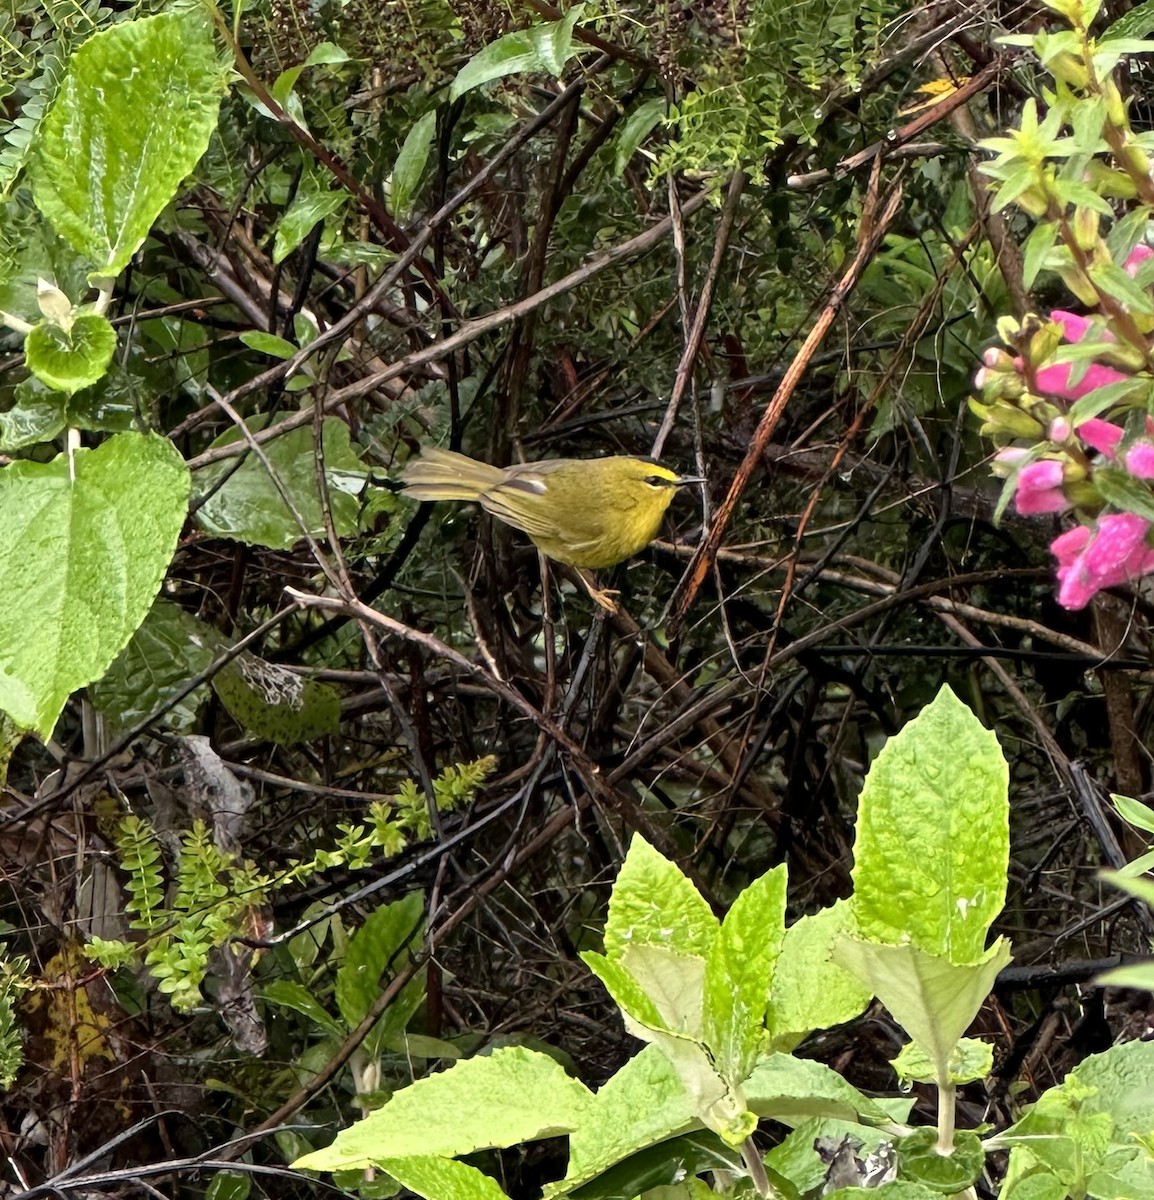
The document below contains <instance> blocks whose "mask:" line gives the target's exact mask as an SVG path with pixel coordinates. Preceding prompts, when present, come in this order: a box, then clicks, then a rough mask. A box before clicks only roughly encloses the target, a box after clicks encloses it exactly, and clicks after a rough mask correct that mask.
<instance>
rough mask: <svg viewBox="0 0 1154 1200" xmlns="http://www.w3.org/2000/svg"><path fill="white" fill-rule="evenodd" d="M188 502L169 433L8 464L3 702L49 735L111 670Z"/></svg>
mask: <svg viewBox="0 0 1154 1200" xmlns="http://www.w3.org/2000/svg"><path fill="white" fill-rule="evenodd" d="M187 507H188V470H187V468H186V467H185V464H184V460H183V459H182V458H181V457H180V454H179V453H178V452H177V450H176V448H175V447H174V446H173V445H172V443H171V442H169V441H168V440H167V439H165V438H161V437H155V436H152V435H145V434H139V433H122V434H118V435H116V436H115V437H112V438H110V439H109V440H108V441H107V442H105V443H104V444H103V445H102V446H100V447H99V448H98V449H96V450H77V451H76V452H75V454H74V455H73V456H72V459H71V461H70V458H69V456H68V455H63V454H62V455H59V456H57V457H56V458H55V459H53V460H52V461H51V462H49V463H36V462H16V463H13V464H12V465H11V466H9V467H6V468H5V469H4V470H3V471H0V708H2V709H3V710H4V711H5V712H7V713H8V714H9V715H10V716H11V717H12V718H13V719H14V720H15V721H17V723H19V724H20V725H23V726H24V727H25V728H27V729H32V730H34V731H35V732H37V733H39V734H40V735H41V737H45V738H46V737H48V736H49V735H50V734H51V733H52V728H53V726H54V725H55V724H56V718H57V717H58V716H59V715H60V710H61V709H62V708H63V707H64V702H65V700H67V699H68V696H69V694H70V693H71V692H73V691H75V690H76V689H77V688H79V687H83V686H84V685H85V684H88V683H91V682H92V681H93V680H94V679H99V678H100V676H101V675H103V674H104V672H105V671H106V670H107V669H108V666H109V664H110V663H111V662H112V660H113V659H114V658H115V657H116V655H117V654H119V653H120V651H121V649H122V648H123V647H124V646H125V645H126V643H127V642H128V639H129V638H130V637H131V636H132V634H133V632H134V631H135V630H136V628H137V626H138V625H139V624H140V623H141V621H143V620H144V616H145V614H146V613H147V612H148V608H149V605H150V604H151V603H152V601H153V598H154V597H155V596H156V592H157V589H158V588H159V587H160V582H161V580H162V579H163V578H164V571H165V568H166V567H167V566H168V563H169V560H170V559H171V558H172V552H173V549H174V547H175V546H176V539H177V537H178V536H179V534H180V529H181V526H182V525H183V523H184V518H185V514H186V512H187Z"/></svg>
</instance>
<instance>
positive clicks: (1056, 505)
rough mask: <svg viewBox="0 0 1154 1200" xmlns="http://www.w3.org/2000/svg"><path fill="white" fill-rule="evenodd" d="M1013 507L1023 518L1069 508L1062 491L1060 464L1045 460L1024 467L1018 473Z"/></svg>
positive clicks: (1048, 459)
mask: <svg viewBox="0 0 1154 1200" xmlns="http://www.w3.org/2000/svg"><path fill="white" fill-rule="evenodd" d="M1014 507H1015V508H1016V509H1017V510H1018V512H1020V513H1021V514H1022V516H1023V517H1029V516H1033V515H1035V514H1037V513H1055V512H1062V510H1063V509H1067V508H1069V507H1070V501H1069V500H1067V499H1066V496H1065V493H1064V492H1063V491H1062V464H1061V463H1060V462H1056V461H1055V460H1054V459H1052V458H1047V459H1042V460H1041V461H1040V462H1032V463H1028V464H1027V465H1026V466H1024V467H1023V468H1022V469H1021V470H1020V471H1019V472H1018V487H1017V491H1015V493H1014Z"/></svg>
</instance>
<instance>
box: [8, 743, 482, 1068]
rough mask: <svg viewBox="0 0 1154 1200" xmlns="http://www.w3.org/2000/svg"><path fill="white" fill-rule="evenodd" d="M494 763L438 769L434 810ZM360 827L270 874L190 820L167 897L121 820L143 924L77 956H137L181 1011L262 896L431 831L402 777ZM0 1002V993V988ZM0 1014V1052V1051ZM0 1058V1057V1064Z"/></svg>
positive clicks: (106, 960) (146, 839)
mask: <svg viewBox="0 0 1154 1200" xmlns="http://www.w3.org/2000/svg"><path fill="white" fill-rule="evenodd" d="M496 763H497V760H496V759H495V758H493V757H492V756H487V757H485V758H481V759H478V760H477V761H476V762H472V763H463V764H461V765H460V766H450V767H447V768H446V769H445V770H444V771H442V772H441V774H440V775H439V776H438V777H437V778H436V779H435V780H434V781H433V793H434V799H435V802H436V805H437V809H438V811H440V812H451V811H453V810H454V809H457V808H459V807H461V806H462V805H463V804H467V803H469V801H471V800H472V798H473V796H474V795H475V794H476V792H477V789H478V788H479V787H481V785H482V784H483V783H484V781H485V779H486V778H487V777H488V776H489V775H491V774H492V772H493V770H494V768H495V767H496ZM367 816H368V819H367V821H366V822H365V824H363V825H362V824H355V825H353V824H340V825H338V826H337V837H336V838H335V839H334V841H333V843H332V844H331V845H330V846H327V847H323V848H320V849H318V850H316V851H315V852H314V853H313V855H312V857H311V858H308V859H304V860H297V861H294V862H291V863H289V864H288V866H287V868H286V869H284V870H283V871H280V872H279V873H277V874H275V875H272V874H268V873H266V872H264V871H261V870H259V869H258V868H257V867H256V865H255V864H254V863H252V862H246V861H243V860H241V859H240V858H239V857H238V856H237V855H235V854H231V853H226V852H224V851H222V850H220V849H219V848H218V847H217V846H216V844H215V843H214V841H213V838H212V833H211V831H210V830H209V828H208V826H207V825H206V824H205V823H204V822H203V821H200V820H197V821H194V822H193V825H192V828H191V829H189V830H188V831H187V832H186V833H185V834H184V836H183V837H182V838H181V843H180V852H179V856H178V860H177V862H176V863H175V866H174V869H173V871H172V872H171V873H170V878H171V892H172V900H171V902H166V899H165V895H166V890H168V889H166V883H165V873H164V871H163V869H162V865H161V849H160V843H159V842H158V840H157V837H156V833H155V831H154V830H153V829H152V827H151V825H149V823H148V822H147V821H145V820H144V819H142V818H141V817H138V816H135V815H128V816H125V817H122V818H121V819H120V820H119V821H118V823H117V827H116V834H115V842H116V850H117V855H118V857H119V859H120V865H121V869H122V870H123V871H124V872H125V873H126V874H127V876H128V880H127V882H126V884H125V890H126V891H127V893H128V899H127V901H126V903H125V907H126V908H127V910H128V911H129V912H130V913H131V914H132V928H133V929H138V930H142V931H143V932H144V933H145V934H146V937H145V940H144V942H143V944H142V945H141V946H133V945H131V944H129V943H128V942H122V941H108V940H105V939H103V938H93V939H92V940H91V941H90V942H89V943H88V945H87V947H86V953H87V954H88V956H89V957H90V958H93V959H95V960H96V961H97V962H99V963H101V964H102V965H103V966H106V967H109V968H113V967H119V966H124V965H126V964H128V963H131V962H135V961H137V960H138V959H139V957H140V956H141V955H143V959H144V962H145V964H146V965H147V966H148V968H149V970H150V971H151V973H152V976H153V978H154V979H155V980H156V981H157V986H158V988H159V990H160V991H161V992H162V993H164V994H165V995H167V996H168V997H169V1000H170V1002H171V1004H172V1006H173V1008H175V1009H176V1010H177V1011H179V1012H187V1011H189V1010H190V1009H192V1008H195V1007H196V1006H197V1005H198V1004H199V1003H201V1001H202V995H201V990H200V988H201V984H202V983H203V981H204V977H205V973H206V971H207V970H208V960H209V955H211V953H212V952H213V950H215V949H217V948H218V947H220V946H223V945H225V944H226V943H227V942H229V941H230V940H231V939H233V938H235V937H238V936H240V935H241V934H243V933H244V932H245V929H246V925H247V920H248V916H249V914H250V913H251V912H252V910H253V909H255V908H258V907H260V906H261V905H263V904H266V903H267V902H268V900H269V898H270V896H271V895H272V894H273V893H274V892H277V891H280V890H281V889H283V888H286V887H288V886H290V885H293V884H301V883H305V882H307V881H308V880H310V879H312V878H313V877H314V876H316V875H317V874H319V873H320V872H322V871H325V870H329V869H331V868H333V867H343V868H346V869H350V870H359V869H361V868H363V867H366V866H368V865H369V864H370V863H371V862H372V861H373V859H374V858H375V857H378V856H384V857H386V858H387V857H392V856H393V855H396V854H398V853H400V851H402V850H403V849H404V848H405V846H406V845H408V843H409V842H410V840H416V841H421V840H423V839H425V838H427V837H428V836H429V835H430V832H431V828H432V823H431V819H430V815H429V808H428V803H427V801H426V799H425V797H424V796H423V795H422V794H421V793H420V792H419V791H418V790H417V788H416V786H415V785H414V784H413V782H412V781H411V780H406V781H405V783H404V784H403V785H402V786H401V788H400V791H399V792H398V793H397V795H396V796H394V797H393V799H392V802H391V803H389V802H383V801H382V802H377V803H374V804H372V805H370V807H369V811H368V814H367ZM0 1003H2V993H0ZM3 1028H4V1027H3V1021H2V1014H0V1055H2V1053H3V1043H2V1038H3ZM2 1063H3V1059H2V1058H0V1066H2Z"/></svg>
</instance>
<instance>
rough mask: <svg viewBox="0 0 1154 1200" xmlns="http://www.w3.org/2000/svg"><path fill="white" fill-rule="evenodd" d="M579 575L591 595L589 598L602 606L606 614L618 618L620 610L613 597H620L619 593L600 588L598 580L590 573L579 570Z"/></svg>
mask: <svg viewBox="0 0 1154 1200" xmlns="http://www.w3.org/2000/svg"><path fill="white" fill-rule="evenodd" d="M577 574H578V575H579V576H580V577H581V582H582V583H583V584H584V585H585V590H586V591H587V592H588V593H589V598H590V599H591V600H592V601H593V603H594V604H597V605H600V606H601V607H602V608H603V609H605V611H606V612H608V613H612V614H613V615H614V616H616V614H617V612H618V611H619V610H618V608H617V602H616V601H615V600H614V599H613V597H614V596H616V595H618V593H617V592H615V591H612V590H610V589H608V588H599V587H598V586H597V580H596V579H594V578H593V576H592V575H591V574H590V573H589V572H588V571H584V570H581V569H580V568H578V570H577Z"/></svg>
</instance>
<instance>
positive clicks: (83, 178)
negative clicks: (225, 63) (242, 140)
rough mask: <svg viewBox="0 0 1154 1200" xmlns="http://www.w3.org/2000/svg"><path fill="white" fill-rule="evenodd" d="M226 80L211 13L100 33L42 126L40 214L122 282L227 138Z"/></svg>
mask: <svg viewBox="0 0 1154 1200" xmlns="http://www.w3.org/2000/svg"><path fill="white" fill-rule="evenodd" d="M225 86H226V75H225V72H224V69H223V68H222V65H221V63H220V61H219V60H218V59H217V56H216V50H215V47H214V45H213V39H212V32H211V28H210V26H209V23H208V19H207V17H206V15H205V14H204V12H203V11H202V10H201V9H200V8H188V9H184V10H182V11H178V12H171V13H163V14H161V15H160V16H155V17H146V18H143V19H141V20H137V21H125V22H123V23H121V24H118V25H115V26H113V27H112V28H111V29H107V30H105V31H103V32H102V33H97V34H94V35H93V36H92V37H91V38H89V39H88V41H87V42H85V43H84V45H83V46H81V48H80V49H79V50H78V51H77V52H76V53H75V54H74V55H73V57H72V60H71V62H70V64H69V71H68V77H67V78H66V79H65V81H64V84H63V86H62V87H61V89H60V92H59V93H58V95H57V97H56V100H55V101H54V103H53V105H52V107H51V109H50V110H49V112H48V115H47V116H46V117H45V118H44V121H43V123H42V125H41V127H40V131H39V140H38V144H37V146H36V152H35V155H34V157H33V159H32V163H31V173H32V187H33V193H34V195H35V198H36V203H37V206H38V207H39V208H40V210H41V211H42V212H43V213H44V215H45V216H46V217H47V218H48V219H49V221H51V222H52V224H53V225H54V226H55V227H56V229H57V230H58V231H59V233H60V234H61V235H62V236H63V237H65V238H67V239H68V241H69V242H71V243H72V245H73V246H74V247H75V248H76V249H77V250H78V251H80V253H82V254H84V255H85V256H87V257H88V258H90V259H92V261H93V263H94V264H95V269H94V274H96V275H102V276H115V275H117V274H119V273H120V272H121V271H122V270H123V269H124V268H125V267H126V266H127V265H128V263H129V260H130V259H131V258H132V256H133V255H134V254H135V253H136V251H137V250H138V249H139V248H140V245H141V244H142V243H143V241H144V239H145V237H146V236H147V235H148V231H149V229H151V227H152V223H153V222H154V221H155V220H156V218H157V217H158V216H159V215H160V212H161V210H162V209H163V208H164V206H165V205H166V204H168V202H169V201H170V200H171V199H172V197H173V196H174V195H175V194H176V190H177V187H178V186H179V185H180V182H181V180H182V179H184V177H185V176H186V175H188V173H189V172H190V171H191V170H192V168H193V167H194V166H196V164H197V162H198V161H199V159H200V157H201V155H202V154H203V153H204V152H205V150H206V148H207V147H208V141H209V138H210V137H211V136H212V132H213V130H214V129H215V128H216V120H217V112H218V110H219V108H220V98H221V96H222V95H223V93H224V90H225Z"/></svg>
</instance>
